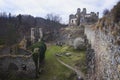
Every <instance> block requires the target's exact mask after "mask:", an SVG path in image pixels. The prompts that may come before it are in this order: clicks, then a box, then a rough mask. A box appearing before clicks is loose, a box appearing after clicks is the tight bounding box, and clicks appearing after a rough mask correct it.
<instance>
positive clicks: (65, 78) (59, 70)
mask: <svg viewBox="0 0 120 80" xmlns="http://www.w3.org/2000/svg"><path fill="white" fill-rule="evenodd" d="M64 52H72V56H69V57H66V56H62V57H61V58H60V59H61V60H63V61H64V62H65V63H67V64H69V65H70V66H73V67H74V65H75V64H76V63H80V62H81V63H82V62H83V63H84V61H85V55H84V51H83V52H80V51H76V50H73V48H70V47H68V46H63V47H59V46H49V47H48V48H47V51H46V57H45V65H44V68H43V72H42V73H41V74H40V77H39V78H38V79H37V80H76V77H75V74H74V72H73V71H71V70H70V69H68V68H66V67H65V66H63V65H62V64H60V63H59V62H58V61H57V60H56V57H55V54H56V53H64ZM79 61H80V62H79ZM83 63H82V64H83ZM82 64H81V65H82ZM83 68H84V66H83ZM9 80H36V79H22V78H21V79H17V78H15V77H14V76H13V77H11V78H9Z"/></svg>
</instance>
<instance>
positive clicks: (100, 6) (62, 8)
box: [0, 0, 120, 23]
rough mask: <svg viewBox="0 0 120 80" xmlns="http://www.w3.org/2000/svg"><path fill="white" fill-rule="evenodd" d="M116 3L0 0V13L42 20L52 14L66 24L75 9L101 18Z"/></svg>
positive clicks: (113, 0)
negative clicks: (30, 16) (28, 16)
mask: <svg viewBox="0 0 120 80" xmlns="http://www.w3.org/2000/svg"><path fill="white" fill-rule="evenodd" d="M118 1H120V0H0V12H7V13H9V12H11V13H12V14H30V15H33V16H39V17H43V18H44V17H45V16H46V14H48V13H54V14H58V15H59V16H61V17H62V22H65V23H68V18H69V14H72V13H73V14H75V13H76V9H77V8H81V9H82V8H86V9H87V12H91V11H92V12H99V13H100V17H101V16H102V13H103V10H104V9H111V8H112V7H113V6H114V5H115V4H116V3H117V2H118Z"/></svg>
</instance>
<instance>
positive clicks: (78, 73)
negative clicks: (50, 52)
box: [56, 57, 85, 78]
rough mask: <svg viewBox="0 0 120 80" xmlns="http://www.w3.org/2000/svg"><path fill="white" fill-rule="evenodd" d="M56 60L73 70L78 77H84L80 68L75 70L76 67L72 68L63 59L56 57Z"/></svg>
mask: <svg viewBox="0 0 120 80" xmlns="http://www.w3.org/2000/svg"><path fill="white" fill-rule="evenodd" d="M56 58H57V57H56ZM57 61H58V62H60V63H61V64H62V65H64V66H66V67H67V68H69V69H71V70H73V71H74V72H75V73H76V74H77V77H78V78H85V76H84V75H83V74H82V72H81V71H80V70H77V69H76V68H73V67H71V66H69V65H68V64H66V63H64V62H63V61H61V60H60V59H58V58H57Z"/></svg>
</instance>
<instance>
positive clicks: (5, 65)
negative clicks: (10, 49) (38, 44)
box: [0, 55, 35, 78]
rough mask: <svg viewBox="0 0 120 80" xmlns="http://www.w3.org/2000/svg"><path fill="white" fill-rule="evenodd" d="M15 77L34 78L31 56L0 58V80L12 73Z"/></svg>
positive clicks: (3, 56)
mask: <svg viewBox="0 0 120 80" xmlns="http://www.w3.org/2000/svg"><path fill="white" fill-rule="evenodd" d="M13 72H14V76H16V77H25V78H34V77H35V65H34V61H33V59H32V56H31V55H26V56H25V55H2V56H0V78H2V77H3V76H4V77H6V76H9V75H8V74H9V73H10V74H11V73H13Z"/></svg>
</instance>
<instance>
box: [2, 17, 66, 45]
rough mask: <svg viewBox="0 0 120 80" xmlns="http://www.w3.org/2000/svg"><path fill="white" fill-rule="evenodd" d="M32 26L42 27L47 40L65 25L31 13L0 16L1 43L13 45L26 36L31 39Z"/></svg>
mask: <svg viewBox="0 0 120 80" xmlns="http://www.w3.org/2000/svg"><path fill="white" fill-rule="evenodd" d="M32 27H40V28H42V30H43V34H44V35H45V40H46V41H48V39H49V41H51V40H54V39H53V37H55V36H56V35H55V34H57V33H59V29H60V28H61V27H65V25H63V24H60V23H57V22H54V21H50V20H47V19H44V18H41V17H33V16H31V15H17V16H11V15H9V16H8V15H3V16H0V28H1V29H0V44H7V45H11V44H14V43H16V42H19V41H20V40H21V39H22V38H23V37H24V36H26V37H27V38H28V39H30V29H31V28H32Z"/></svg>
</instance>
